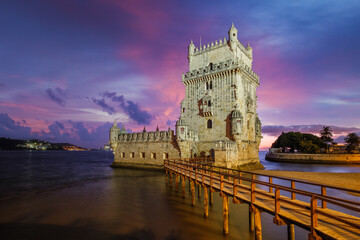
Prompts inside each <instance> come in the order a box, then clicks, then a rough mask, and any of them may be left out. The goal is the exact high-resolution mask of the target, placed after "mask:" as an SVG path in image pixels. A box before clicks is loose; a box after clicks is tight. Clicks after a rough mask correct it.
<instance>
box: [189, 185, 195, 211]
mask: <svg viewBox="0 0 360 240" xmlns="http://www.w3.org/2000/svg"><path fill="white" fill-rule="evenodd" d="M190 190H191V206H193V207H194V206H195V186H194V181H193V180H191V179H190Z"/></svg>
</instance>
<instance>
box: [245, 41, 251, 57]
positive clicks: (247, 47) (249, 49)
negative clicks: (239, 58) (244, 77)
mask: <svg viewBox="0 0 360 240" xmlns="http://www.w3.org/2000/svg"><path fill="white" fill-rule="evenodd" d="M246 50H247V51H248V53H249V54H250V56H251V57H252V56H253V49H252V47H250V45H249V43H248V44H247V46H246Z"/></svg>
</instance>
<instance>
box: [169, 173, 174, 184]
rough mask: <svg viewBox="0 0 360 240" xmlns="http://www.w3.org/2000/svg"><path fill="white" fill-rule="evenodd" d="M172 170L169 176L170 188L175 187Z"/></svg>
mask: <svg viewBox="0 0 360 240" xmlns="http://www.w3.org/2000/svg"><path fill="white" fill-rule="evenodd" d="M172 175H173V174H172V172H170V178H169V186H170V188H172V187H173V179H172Z"/></svg>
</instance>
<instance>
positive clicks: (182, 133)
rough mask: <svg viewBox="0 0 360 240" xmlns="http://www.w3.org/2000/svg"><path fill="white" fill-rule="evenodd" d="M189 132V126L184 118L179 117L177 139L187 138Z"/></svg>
mask: <svg viewBox="0 0 360 240" xmlns="http://www.w3.org/2000/svg"><path fill="white" fill-rule="evenodd" d="M187 133H188V126H187V125H186V123H185V121H184V120H182V119H181V118H179V120H177V121H176V139H177V140H179V141H181V140H186V139H187Z"/></svg>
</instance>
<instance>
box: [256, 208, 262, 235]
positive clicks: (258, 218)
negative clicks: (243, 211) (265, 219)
mask: <svg viewBox="0 0 360 240" xmlns="http://www.w3.org/2000/svg"><path fill="white" fill-rule="evenodd" d="M254 213H255V239H256V240H262V231H261V213H260V211H259V209H257V208H255V209H254Z"/></svg>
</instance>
